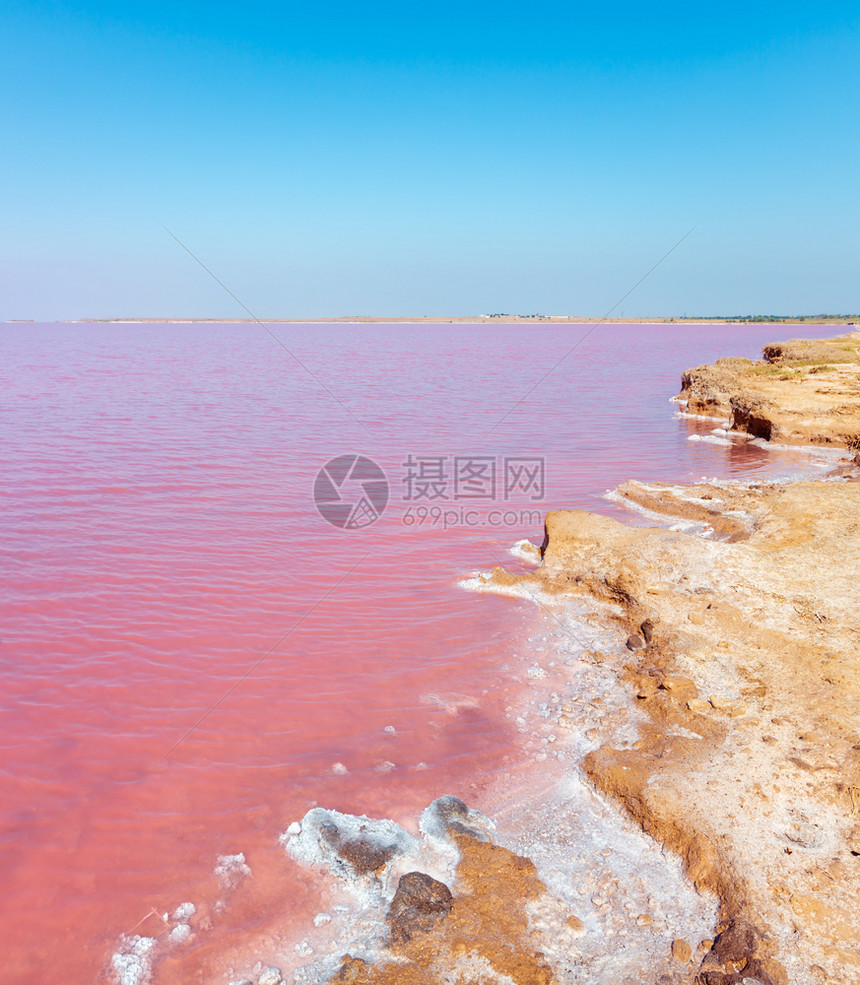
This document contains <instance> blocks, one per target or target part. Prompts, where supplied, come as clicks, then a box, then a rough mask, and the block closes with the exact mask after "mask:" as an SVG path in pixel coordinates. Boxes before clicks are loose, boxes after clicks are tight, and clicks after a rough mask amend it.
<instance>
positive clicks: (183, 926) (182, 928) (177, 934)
mask: <svg viewBox="0 0 860 985" xmlns="http://www.w3.org/2000/svg"><path fill="white" fill-rule="evenodd" d="M193 936H194V935H193V933H192V930H191V928H190V927H189V926H188V924H187V923H178V924H177V925H176V926H175V927H174V928H173V930H171V931H170V933H169V934H168V940H169V941H170V943H171V944H185V943H186V942H187V941H190V940H191V938H192V937H193Z"/></svg>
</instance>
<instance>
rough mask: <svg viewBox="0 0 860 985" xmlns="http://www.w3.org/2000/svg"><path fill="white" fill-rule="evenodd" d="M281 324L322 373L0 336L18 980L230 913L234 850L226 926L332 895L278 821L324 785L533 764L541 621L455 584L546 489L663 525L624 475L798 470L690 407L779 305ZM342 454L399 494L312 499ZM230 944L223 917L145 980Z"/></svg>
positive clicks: (233, 345)
mask: <svg viewBox="0 0 860 985" xmlns="http://www.w3.org/2000/svg"><path fill="white" fill-rule="evenodd" d="M272 331H273V332H274V333H275V334H276V335H277V336H278V338H279V339H280V340H281V341H282V342H283V344H284V345H285V346H286V347H287V348H288V349H289V350H290V352H291V353H293V354H294V355H295V356H296V357H297V358H298V360H300V361H301V363H303V364H304V366H305V367H306V368H307V369H306V370H305V369H302V367H301V366H300V365H299V364H298V363H297V362H296V361H295V360H294V359H293V358H291V356H290V355H289V354H288V353H287V352H285V351H284V349H283V348H281V347H279V346H278V345H277V344H276V343H275V342H274V341H273V340H272V339H271V338H270V337H269V336H268V335H267V334H266V333H265V332H264V331H263V330H262V329H261V328H260V327H259V326H256V325H248V324H194V325H191V324H44V325H41V324H35V325H34V324H27V325H19V324H14V325H13V324H5V325H0V346H2V360H0V367H2V368H0V387H2V396H0V400H2V404H0V434H2V440H0V475H2V481H0V503H1V504H2V515H0V537H2V543H0V546H2V554H3V562H2V570H1V571H0V605H2V629H0V666H2V672H3V673H2V692H1V693H0V707H2V717H0V869H2V872H3V892H2V894H0V953H2V954H3V955H4V958H3V962H4V975H3V977H4V981H6V982H9V983H22V985H23V983H28V985H29V983H31V982H33V981H34V980H44V979H46V978H48V977H52V978H57V979H58V980H62V981H63V982H81V983H84V982H92V981H94V980H97V979H98V978H99V976H100V975H105V974H106V973H107V969H108V968H109V962H110V955H111V953H112V951H113V949H114V946H115V944H116V941H117V939H118V938H119V936H120V935H121V934H123V933H131V932H136V933H140V934H144V933H150V932H154V930H153V927H152V924H153V923H157V920H158V918H157V917H155V916H152V915H151V911H155V912H156V913H161V912H163V911H166V910H169V909H170V908H172V907H174V906H175V905H177V904H178V903H180V902H182V901H183V900H194V901H196V902H197V903H198V904H203V905H207V903H208V904H213V903H214V901H215V899H216V897H217V896H218V893H219V885H218V881H217V879H216V878H215V877H214V876H213V867H214V864H215V860H216V858H217V857H218V856H219V855H225V854H231V853H236V852H240V851H241V852H243V853H244V854H245V856H246V858H247V860H248V863H249V865H250V866H251V868H252V869H253V872H254V879H255V889H254V894H253V896H252V897H249V898H247V899H245V901H244V902H243V901H242V900H237V903H236V905H235V906H234V907H233V909H232V910H231V913H230V916H229V922H228V923H226V924H225V926H224V929H223V930H222V931H221V934H222V936H223V935H228V934H229V935H230V936H231V937H232V938H233V939H235V937H236V935H239V936H241V935H242V934H249V935H251V934H253V933H255V932H256V931H257V929H259V927H260V926H262V925H265V923H266V921H267V920H270V919H271V918H272V915H273V914H274V913H278V914H280V916H281V917H283V915H284V914H286V915H287V916H289V914H290V913H291V912H295V914H296V919H299V918H300V917H301V918H304V917H306V915H307V913H309V912H312V911H313V906H314V898H315V897H314V894H315V892H316V890H315V888H314V886H313V885H312V883H311V882H310V881H309V880H308V879H307V877H306V876H303V875H302V874H301V873H299V872H298V871H297V870H295V871H294V870H293V869H291V868H290V866H289V864H288V863H287V862H286V861H285V860H284V858H283V853H282V852H281V851H280V850H279V849H278V848H277V844H276V843H277V836H278V834H279V833H280V832H281V831H283V830H284V828H285V827H286V825H287V824H288V823H289V822H290V821H291V820H293V819H295V818H298V817H301V816H302V815H303V814H304V813H305V812H306V811H307V810H308V809H309V808H310V807H311V806H314V805H316V804H320V805H323V806H326V807H331V808H336V809H338V810H341V811H346V812H352V813H368V814H371V815H374V816H390V817H394V818H401V817H407V816H412V815H414V814H416V813H417V812H418V811H420V810H421V808H423V807H424V806H425V805H426V804H427V803H428V802H429V801H430V800H432V799H433V798H434V797H436V796H438V795H440V794H443V793H453V794H457V795H458V796H461V797H463V798H464V799H465V800H467V801H469V802H470V803H473V804H475V805H476V806H478V807H480V806H481V793H482V790H483V789H484V788H485V786H486V785H487V784H488V783H490V782H493V781H496V780H498V778H499V776H500V775H501V774H503V773H504V771H505V770H506V769H507V768H508V765H509V764H510V763H511V762H513V761H516V758H517V755H518V742H519V737H518V733H517V732H516V731H515V730H514V729H512V727H511V725H510V722H509V721H508V720H507V719H506V717H505V715H504V708H505V705H506V703H507V701H508V696H507V695H508V690H507V689H508V683H507V682H506V678H505V673H504V671H503V667H504V665H505V663H506V660H507V659H508V656H509V655H510V653H511V652H512V651H513V650H514V649H517V648H520V649H521V648H522V646H523V643H524V640H525V639H526V638H527V636H528V632H529V629H530V624H529V619H530V618H531V617H530V615H529V607H528V605H527V604H526V603H525V602H522V601H515V600H511V599H506V598H501V597H494V596H477V595H475V594H470V593H468V592H465V591H463V590H462V589H461V588H460V587H458V584H457V583H458V581H459V580H460V579H461V578H463V577H464V576H465V575H467V574H468V573H470V572H472V571H473V570H475V569H487V568H490V567H492V566H494V565H496V564H500V563H502V564H508V565H516V564H517V562H516V561H515V560H514V559H513V558H511V556H510V555H509V554H508V549H509V548H510V546H511V545H512V544H513V543H514V542H516V541H518V540H520V539H522V538H527V539H530V540H532V541H533V542H535V543H539V542H540V539H541V537H542V515H543V513H544V512H545V510H546V509H548V508H557V507H572V508H580V509H590V510H595V511H598V512H603V513H606V514H609V515H612V516H616V517H623V518H624V519H625V520H627V522H631V523H641V522H643V521H642V519H641V518H639V517H635V516H630V515H629V514H625V513H623V512H622V511H621V510H619V509H618V508H617V507H615V506H613V504H612V503H610V502H608V501H606V500H605V499H603V498H602V496H603V494H604V493H605V491H606V490H608V489H610V488H611V487H613V486H615V485H617V484H618V483H620V482H622V481H624V480H625V479H629V478H640V479H654V480H671V481H686V480H693V479H697V478H700V477H701V476H704V475H707V476H714V477H720V478H738V479H750V478H755V477H767V476H771V475H777V474H785V473H788V472H791V471H793V470H797V469H800V468H804V467H808V460H807V459H806V457H805V456H804V455H802V454H792V453H790V452H781V453H780V452H772V451H765V450H762V449H759V448H755V447H751V446H746V447H731V448H730V447H721V446H718V445H714V444H708V443H703V442H694V441H690V440H688V438H689V436H690V435H691V434H693V433H702V434H704V433H707V431H709V430H710V428H711V427H712V426H713V425H708V424H707V423H705V422H701V421H691V420H689V419H680V418H678V417H677V416H676V414H675V411H676V407H675V406H674V405H673V404H671V403H669V397H670V396H672V395H673V394H674V393H676V392H677V390H678V387H679V380H680V375H681V373H682V371H683V370H684V369H686V368H688V367H690V366H693V365H698V364H700V363H703V362H708V361H712V360H714V359H715V358H719V357H720V356H724V355H742V356H750V357H756V356H757V355H758V353H759V350H760V347H761V346H762V344H764V343H766V342H769V341H773V340H774V339H776V338H780V337H785V336H786V335H787V334H791V333H790V332H787V330H786V328H785V327H784V326H775V327H774V326H767V325H745V326H740V325H719V326H698V327H697V326H692V325H685V326H681V325H644V324H643V325H601V326H599V327H598V328H597V329H595V330H594V331H592V332H591V333H590V334H588V335H587V337H584V336H586V333H587V332H588V326H580V325H551V324H534V325H528V326H524V325H507V324H477V325H464V324H456V325H454V324H451V325H446V324H442V325H403V324H392V325H385V324H379V325H369V324H361V325H346V324H332V325H318V324H303V325H276V326H272ZM800 332H801V333H802V334H803V335H804V336H807V337H809V336H811V337H826V336H828V335H832V334H835V332H834V330H833V328H832V327H827V326H809V325H804V326H803V327H802V329H800ZM572 346H575V348H574V349H573V351H572V352H571V353H570V355H569V356H568V358H567V359H565V361H564V362H562V363H561V365H559V366H558V368H557V369H555V371H554V372H552V373H550V375H549V376H547V377H546V378H545V379H543V381H542V382H540V384H539V385H538V386H537V387H536V388H534V389H532V388H533V387H534V384H535V383H537V382H538V381H539V380H541V378H542V377H543V376H544V374H545V373H546V372H547V370H549V369H550V368H551V367H552V366H553V365H554V364H555V363H556V362H557V361H558V360H559V358H560V357H561V356H562V355H564V353H566V352H567V351H568V350H570V349H571V347H572ZM311 374H312V375H311ZM313 377H316V380H315V379H314V378H313ZM526 394H528V395H527V397H526V399H525V400H524V401H523V402H522V403H519V404H518V405H517V402H518V401H519V400H520V398H522V397H523V396H524V395H526ZM515 405H516V406H515ZM344 454H361V455H364V456H367V457H369V458H370V459H372V460H373V461H374V462H376V463H378V465H379V466H380V467H381V469H382V470H383V471H384V473H385V475H386V476H387V480H388V483H389V487H390V491H389V501H388V505H387V507H386V509H385V511H384V512H383V513H382V515H381V517H380V518H379V519H378V520H377V521H376V522H374V523H372V524H370V525H368V526H366V527H362V528H360V529H351V530H344V529H340V528H338V527H335V526H333V525H332V524H330V523H328V522H326V520H325V519H323V517H322V516H321V515H320V513H319V512H318V511H317V509H316V507H315V505H314V500H313V492H314V482H315V479H316V477H317V474H318V472H319V470H320V469H321V468H322V467H323V466H324V465H325V464H326V462H327V461H329V460H330V459H332V458H333V457H335V456H339V455H344ZM410 456H411V458H410ZM455 460H456V462H455ZM513 460H530V461H538V460H542V461H543V466H542V477H543V484H542V487H541V488H537V487H535V486H532V487H530V488H528V489H523V488H518V487H515V488H513V489H510V490H508V496H507V498H505V488H504V487H505V481H504V479H505V475H506V469H505V467H506V464H507V463H509V462H511V461H513ZM407 461H411V462H413V463H419V462H423V466H422V468H423V469H424V473H423V474H424V477H425V479H426V483H425V485H424V486H420V484H416V481H415V469H414V468H412V472H411V473H410V468H411V467H406V466H404V463H405V462H407ZM469 463H472V464H471V466H470V464H469ZM475 463H482V464H481V465H480V467H479V466H478V465H476V464H475ZM439 468H441V472H434V471H433V470H434V469H439ZM457 468H460V470H461V471H460V473H458V474H457V475H455V471H456V469H457ZM492 469H495V488H494V489H492V488H490V485H489V484H488V483H489V480H490V477H491V475H492ZM410 474H411V478H412V480H413V481H412V482H411V484H410V483H409V482H406V481H404V480H406V479H407V478H409V477H410ZM431 480H432V481H431ZM455 480H456V482H459V485H458V484H456V482H455ZM484 480H486V481H484ZM434 483H435V484H434ZM410 489H411V492H412V493H413V495H415V494H416V493H420V492H421V490H422V489H425V490H426V491H427V492H428V493H432V494H433V495H434V496H435V498H434V499H428V498H427V497H426V496H425V497H424V498H414V499H412V500H411V501H410V500H407V499H406V498H405V497H406V496H407V495H408V494H409V492H410ZM422 509H423V510H424V512H423V513H422V512H419V511H420V510H422ZM464 510H468V516H467V513H466V512H464ZM496 510H498V513H493V511H496ZM446 513H447V516H446ZM491 514H492V516H491ZM434 519H438V521H439V522H435V523H434ZM466 519H467V520H468V522H462V521H463V520H466ZM443 521H444V522H443ZM336 764H338V765H336ZM224 946H225V945H224V941H223V939H220V941H219V931H218V928H217V927H216V928H215V930H214V931H213V935H212V937H211V944H209V945H207V946H203V945H198V946H197V947H196V950H194V951H193V957H190V958H188V959H187V961H186V963H185V964H182V962H179V963H177V962H176V961H175V960H174V961H173V963H172V964H171V962H169V961H168V962H166V963H165V964H164V965H163V966H161V967H160V968H159V969H157V973H156V981H164V982H167V981H174V980H176V981H181V980H183V977H184V976H187V975H189V974H191V971H190V970H189V969H191V968H192V965H193V967H196V968H198V969H199V968H204V969H208V968H210V967H214V966H215V964H217V955H218V954H219V953H220V951H219V949H223V947H224ZM207 962H208V963H207ZM185 980H188V979H187V978H185Z"/></svg>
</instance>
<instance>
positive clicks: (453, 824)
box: [418, 795, 495, 841]
mask: <svg viewBox="0 0 860 985" xmlns="http://www.w3.org/2000/svg"><path fill="white" fill-rule="evenodd" d="M418 826H419V828H420V829H421V831H422V832H423V833H424V834H426V835H429V836H430V837H431V838H442V839H448V838H449V837H450V836H451V834H466V835H469V836H470V837H471V838H476V839H477V840H478V841H489V840H490V836H489V832H490V831H491V830H492V829H493V828H495V825H494V824H493V822H492V821H491V820H490V819H489V818H488V817H485V816H484V815H483V814H481V812H480V811H472V810H469V808H468V807H467V806H466V805H465V804H464V803H463V801H462V800H460V798H459V797H452V796H450V795H448V796H445V797H437V799H436V800H434V801H433V803H432V804H431V805H430V806H429V807H427V808H426V809H425V810H424V812H423V813H422V814H421V820H420V821H419V824H418Z"/></svg>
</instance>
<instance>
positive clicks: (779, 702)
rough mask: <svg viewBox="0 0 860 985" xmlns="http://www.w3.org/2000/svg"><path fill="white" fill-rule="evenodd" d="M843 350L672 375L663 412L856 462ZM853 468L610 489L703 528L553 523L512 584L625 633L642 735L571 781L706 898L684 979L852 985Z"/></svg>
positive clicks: (856, 591)
mask: <svg viewBox="0 0 860 985" xmlns="http://www.w3.org/2000/svg"><path fill="white" fill-rule="evenodd" d="M858 352H860V335H857V334H856V333H855V334H854V335H851V336H845V337H842V338H840V339H835V340H830V341H826V342H814V343H813V342H803V341H801V342H793V343H783V344H776V345H773V346H768V347H767V348H766V349H765V355H766V361H765V362H763V363H750V362H749V361H740V360H720V361H719V362H717V363H716V364H715V366H706V367H699V368H698V369H695V370H691V371H690V372H688V373H686V374H685V375H684V378H683V383H682V392H681V399H683V400H685V401H686V402H687V408H688V409H689V410H690V411H692V412H693V413H697V414H707V415H708V416H712V417H716V418H721V419H724V418H728V419H729V420H728V428H727V433H731V432H736V433H740V434H747V435H753V436H757V437H765V436H766V437H767V438H768V439H769V440H780V441H784V442H786V443H791V444H800V443H805V444H829V445H832V446H836V447H840V448H845V449H846V451H847V452H848V453H849V455H850V454H851V453H854V454H855V456H856V452H857V450H858V447H860V357H858ZM770 367H775V368H776V371H775V372H771V370H770ZM857 465H858V458H857V457H855V458H854V461H853V462H852V461H850V460H848V459H847V458H846V460H845V462H843V463H842V464H841V465H840V466H839V467H838V468H837V469H835V470H834V471H833V473H832V474H831V475H830V476H829V477H828V480H829V481H819V482H798V483H794V484H766V483H752V484H748V485H741V484H708V483H702V484H699V485H695V486H668V485H645V484H643V483H633V482H630V483H626V484H624V485H623V486H621V487H620V488H619V490H617V495H618V496H619V497H620V498H621V499H622V500H623V501H628V502H629V503H630V504H631V505H634V506H637V507H640V508H645V509H647V510H649V511H651V512H652V513H654V514H658V515H662V516H664V517H666V518H669V519H675V518H681V519H684V520H685V521H687V522H690V523H692V524H696V525H698V527H699V531H700V532H701V531H702V530H704V531H706V532H707V535H706V536H705V537H703V536H701V535H700V536H696V535H693V534H690V533H680V532H676V531H672V530H665V529H656V528H647V529H641V528H630V527H626V526H624V525H623V524H620V523H617V522H615V521H613V520H610V519H607V518H605V517H600V516H596V515H592V514H588V513H581V512H566V511H558V512H553V513H550V514H549V515H548V517H547V522H546V538H545V541H544V545H543V548H542V552H541V553H542V563H541V566H540V568H539V569H538V570H537V571H536V572H534V573H533V574H529V575H526V576H521V577H520V578H519V579H518V581H520V582H521V583H522V582H528V583H531V584H532V585H533V586H534V587H535V588H539V589H540V591H542V592H548V593H556V594H564V595H571V596H586V597H590V598H592V599H595V600H598V601H601V602H604V603H608V604H609V606H610V607H611V610H612V612H613V613H614V615H613V618H614V619H615V621H616V622H617V624H618V626H619V628H620V629H621V630H622V632H624V633H627V634H628V647H629V649H630V660H629V662H628V664H627V666H626V667H625V677H626V679H627V680H628V681H629V683H630V686H631V687H632V688H633V689H634V690H635V693H636V697H637V700H638V701H639V703H640V704H641V706H642V708H643V709H644V711H645V712H646V713H647V714H648V716H649V718H650V723H649V725H648V726H647V727H646V728H644V729H642V730H641V732H642V735H641V738H640V740H639V741H638V742H637V743H636V748H633V749H615V748H612V747H611V746H604V747H602V748H600V749H599V750H597V751H595V752H592V753H590V754H589V755H588V756H587V757H586V759H585V762H584V767H585V770H586V772H587V773H588V775H589V776H590V778H591V779H592V781H593V782H594V783H595V784H596V785H597V786H598V787H599V788H600V789H601V790H603V791H605V792H607V793H609V794H611V795H613V796H614V797H616V798H617V799H618V800H619V801H620V802H621V803H622V804H623V805H624V806H625V808H626V809H627V810H628V811H629V812H630V814H631V816H633V817H635V818H636V819H637V820H638V821H639V822H640V823H641V825H642V827H643V829H644V830H645V831H647V832H648V833H649V834H651V835H652V836H653V837H655V838H657V839H659V840H660V841H662V842H663V843H665V844H666V845H667V846H669V847H670V848H672V849H673V850H674V851H676V852H678V853H679V854H680V855H681V856H682V857H683V858H684V859H685V861H686V864H687V869H688V872H689V874H690V877H691V878H692V879H693V881H694V882H695V884H696V885H697V886H700V887H702V888H708V889H712V890H713V891H714V892H716V893H717V895H718V897H719V899H720V908H721V912H720V921H719V924H718V927H717V934H716V936H715V939H714V943H713V946H711V947H708V948H707V949H706V951H705V954H704V955H703V957H702V959H701V961H700V962H699V964H698V967H696V968H691V973H690V979H691V980H693V979H695V981H696V982H700V983H702V985H734V983H749V982H761V983H764V985H787V983H792V985H819V983H833V985H836V983H840V985H843V983H846V982H857V981H860V947H858V940H860V917H858V914H860V889H858V880H857V874H858V868H860V817H858V814H860V811H858V806H857V805H858V795H860V789H858V787H857V786H856V785H857V784H860V735H858V730H857V722H858V712H860V680H858V677H857V662H858V657H857V654H858V652H860V624H858V620H857V614H858V612H860V584H858V580H857V577H856V574H857V572H858V571H860V483H858V482H857V481H856V480H857V479H858V477H860V470H858V468H857ZM852 480H853V481H852ZM494 577H495V578H497V579H500V580H503V581H507V580H509V579H510V577H511V576H508V575H505V574H504V573H503V572H500V571H497V572H495V573H494ZM707 943H708V942H706V945H707Z"/></svg>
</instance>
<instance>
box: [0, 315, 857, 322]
mask: <svg viewBox="0 0 860 985" xmlns="http://www.w3.org/2000/svg"><path fill="white" fill-rule="evenodd" d="M7 321H8V322H10V323H11V322H30V321H36V319H27V318H10V319H7ZM60 321H64V320H63V319H60ZM259 321H262V322H265V323H266V324H267V325H302V324H334V323H345V324H364V323H366V324H431V325H432V324H480V323H484V322H486V323H490V324H491V323H493V322H504V323H505V324H523V325H528V324H533V323H541V324H560V325H565V324H570V325H594V324H601V325H670V324H679V325H743V324H753V325H761V324H768V325H854V324H860V314H858V315H797V316H788V315H786V316H784V317H783V316H781V315H731V316H730V315H713V316H712V315H702V316H692V317H687V316H686V315H684V316H682V317H680V318H668V317H662V316H661V317H645V316H642V317H638V318H602V317H593V316H592V317H589V316H586V315H538V314H535V315H508V314H491V315H448V316H445V315H391V316H387V317H386V316H381V315H337V316H332V317H330V318H261V319H259ZM68 323H69V324H93V323H95V324H123V325H126V324H129V325H136V324H179V325H185V324H206V325H222V324H223V325H237V324H238V325H241V324H248V325H254V324H256V320H255V319H253V318H197V317H195V318H180V317H170V318H144V317H138V316H128V317H121V318H70V319H68Z"/></svg>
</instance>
